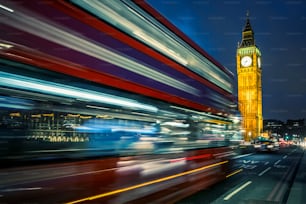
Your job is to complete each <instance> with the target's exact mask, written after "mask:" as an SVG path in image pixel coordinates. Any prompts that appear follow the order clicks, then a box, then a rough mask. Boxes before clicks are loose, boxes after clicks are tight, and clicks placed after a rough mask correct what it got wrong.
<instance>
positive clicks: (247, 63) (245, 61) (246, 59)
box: [241, 56, 252, 67]
mask: <svg viewBox="0 0 306 204" xmlns="http://www.w3.org/2000/svg"><path fill="white" fill-rule="evenodd" d="M251 64H252V58H251V57H250V56H244V57H242V58H241V65H242V66H243V67H248V66H250V65H251Z"/></svg>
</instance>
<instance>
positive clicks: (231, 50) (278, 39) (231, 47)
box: [147, 0, 306, 122]
mask: <svg viewBox="0 0 306 204" xmlns="http://www.w3.org/2000/svg"><path fill="white" fill-rule="evenodd" d="M147 2H148V3H149V4H150V5H151V6H152V7H154V8H155V9H156V10H158V11H159V12H160V13H161V14H162V15H163V16H165V17H166V18H167V19H168V20H169V21H170V22H172V23H173V24H174V25H175V26H177V27H178V28H179V29H180V30H181V31H183V32H184V33H185V34H186V35H187V36H188V37H189V38H191V39H192V40H193V41H195V42H196V43H197V44H198V45H199V46H200V47H202V48H203V49H204V50H205V51H206V52H208V53H209V54H210V55H211V56H212V57H213V58H215V59H216V60H217V61H219V62H220V63H221V64H223V65H224V66H225V67H227V68H228V69H229V70H230V71H231V72H232V73H233V74H234V75H235V93H236V94H237V85H236V84H237V79H236V76H237V73H236V48H237V44H238V42H240V41H241V36H242V30H243V28H244V26H245V22H246V13H247V11H249V14H250V17H249V19H250V22H251V26H252V28H253V31H254V33H255V43H256V45H257V46H258V48H259V49H260V51H261V54H262V91H263V97H262V99H263V118H264V119H277V120H282V121H284V122H286V120H288V119H304V118H306V1H304V0H291V1H289V0H285V1H283V0H270V1H269V0H257V1H255V0H252V1H244V0H241V1H235V0H210V1H209V0H194V1H192V0H188V1H187V0H175V1H174V0H173V1H172V0H148V1H147Z"/></svg>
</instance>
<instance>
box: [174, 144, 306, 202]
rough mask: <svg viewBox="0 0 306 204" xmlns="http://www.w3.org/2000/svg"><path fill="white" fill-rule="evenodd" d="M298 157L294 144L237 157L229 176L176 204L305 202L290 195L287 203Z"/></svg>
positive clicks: (298, 151)
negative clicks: (276, 149)
mask: <svg viewBox="0 0 306 204" xmlns="http://www.w3.org/2000/svg"><path fill="white" fill-rule="evenodd" d="M302 158H303V149H301V148H299V147H296V146H291V147H286V148H281V149H280V150H279V151H278V152H277V153H270V152H260V153H253V154H248V155H244V156H239V157H237V158H236V159H235V160H234V166H235V168H236V169H237V171H236V172H233V173H234V174H233V175H232V176H230V177H228V178H227V179H226V180H225V181H223V182H221V183H218V184H217V185H214V186H212V187H211V188H209V189H206V190H202V191H200V192H198V193H196V194H194V195H192V196H190V197H188V198H185V199H184V200H181V201H180V202H178V204H193V203H201V204H202V203H203V204H204V203H209V204H222V203H227V204H229V203H234V204H238V203H239V204H240V203H246V204H251V203H252V204H257V203H274V204H276V203H279V204H284V203H301V202H303V203H306V202H304V201H306V199H305V200H304V201H301V200H298V199H300V198H298V197H296V198H295V197H294V196H291V197H290V202H287V201H288V197H289V195H290V193H291V190H292V185H293V183H294V180H295V179H296V175H297V170H298V169H299V166H300V161H301V159H302ZM305 185H306V184H304V186H305ZM300 186H301V185H300ZM302 186H303V185H302ZM295 190H297V189H295Z"/></svg>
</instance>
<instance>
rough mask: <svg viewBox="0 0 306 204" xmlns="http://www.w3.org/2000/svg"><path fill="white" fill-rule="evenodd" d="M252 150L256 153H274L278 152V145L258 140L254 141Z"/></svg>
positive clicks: (267, 140) (270, 141)
mask: <svg viewBox="0 0 306 204" xmlns="http://www.w3.org/2000/svg"><path fill="white" fill-rule="evenodd" d="M254 148H255V150H256V151H257V152H275V151H278V150H279V144H278V142H277V141H273V140H269V139H260V140H256V141H255V143H254Z"/></svg>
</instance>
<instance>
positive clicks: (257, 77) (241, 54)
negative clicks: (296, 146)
mask: <svg viewBox="0 0 306 204" xmlns="http://www.w3.org/2000/svg"><path fill="white" fill-rule="evenodd" d="M236 60H237V78H238V108H239V111H240V112H241V116H242V128H243V135H244V139H245V140H246V141H250V140H252V139H254V138H256V137H258V136H259V135H260V134H261V133H262V129H263V119H262V86H261V73H262V72H261V52H260V50H259V49H258V47H257V46H256V44H255V38H254V32H253V29H252V27H251V24H250V20H249V15H248V14H247V19H246V24H245V27H244V29H243V31H242V41H241V42H240V43H239V44H238V48H237V54H236Z"/></svg>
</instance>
